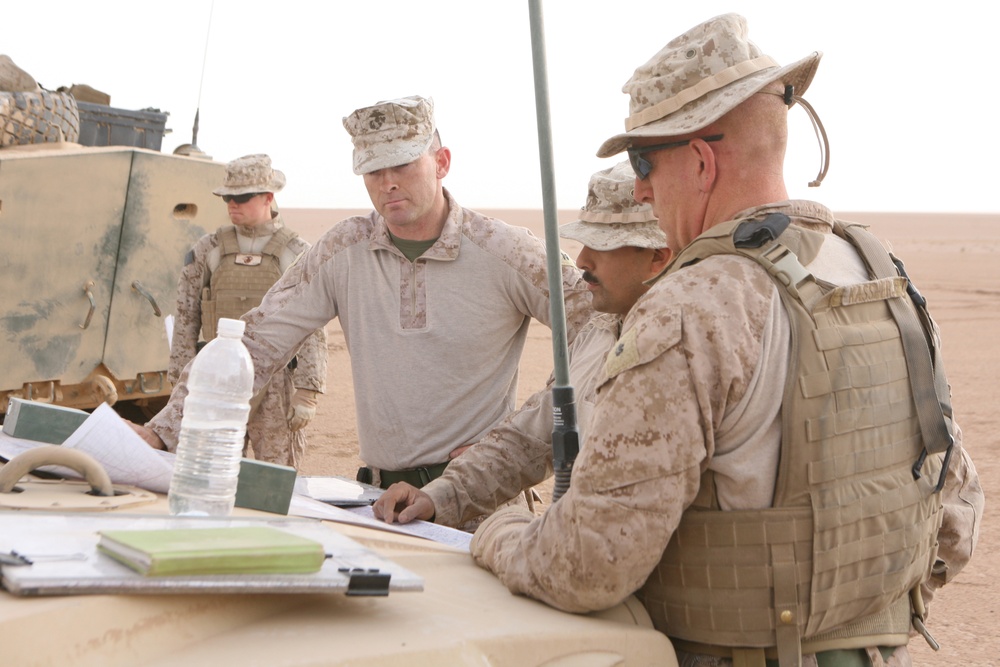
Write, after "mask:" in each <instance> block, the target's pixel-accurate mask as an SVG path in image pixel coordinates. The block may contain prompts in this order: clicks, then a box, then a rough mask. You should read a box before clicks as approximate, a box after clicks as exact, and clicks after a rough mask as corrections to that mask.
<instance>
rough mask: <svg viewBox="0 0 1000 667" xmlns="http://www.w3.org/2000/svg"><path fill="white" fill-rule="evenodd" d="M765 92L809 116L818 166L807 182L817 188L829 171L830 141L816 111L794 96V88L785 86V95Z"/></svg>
mask: <svg viewBox="0 0 1000 667" xmlns="http://www.w3.org/2000/svg"><path fill="white" fill-rule="evenodd" d="M761 92H766V93H767V94H768V95H778V96H779V97H781V98H782V99H783V100H784V101H785V106H789V107H790V106H792V105H793V104H795V103H796V102H798V103H799V104H801V105H802V108H803V109H805V111H806V115H807V116H809V121H810V122H811V123H812V126H813V130H814V131H815V132H816V140H817V141H819V157H820V166H819V173H818V174H817V175H816V178H815V180H812V181H810V182H809V187H811V188H818V187H819V186H820V184H821V183H822V182H823V179H824V178H826V172H827V171H828V170H829V169H830V140H829V139H828V138H827V136H826V128H825V127H823V122H822V121H820V119H819V116H818V115H817V114H816V110H815V109H813V107H812V105H811V104H809V103H808V102H806V101H805V100H804V99H802V98H801V97H799V96H798V95H796V94H795V87H794V86H785V93H784V95H782V94H781V93H772V92H769V91H761Z"/></svg>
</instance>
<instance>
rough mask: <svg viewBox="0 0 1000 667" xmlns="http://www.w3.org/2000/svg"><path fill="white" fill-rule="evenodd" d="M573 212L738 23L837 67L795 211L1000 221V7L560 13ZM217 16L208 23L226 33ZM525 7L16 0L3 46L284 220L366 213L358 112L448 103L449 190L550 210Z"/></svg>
mask: <svg viewBox="0 0 1000 667" xmlns="http://www.w3.org/2000/svg"><path fill="white" fill-rule="evenodd" d="M542 6H543V19H544V26H545V48H546V56H547V73H548V81H549V103H550V107H551V112H552V113H551V117H552V133H553V151H554V161H555V177H556V183H557V187H556V202H557V205H558V206H559V208H579V207H580V206H581V205H582V204H583V203H584V199H585V195H586V186H587V180H588V178H589V177H590V175H591V174H592V173H593V172H595V171H597V170H599V169H603V168H605V167H610V166H612V165H613V164H615V162H616V161H617V160H618V159H621V158H620V157H619V158H608V159H605V160H602V159H599V158H597V157H596V156H595V153H596V151H597V148H598V146H600V144H601V143H602V142H603V141H604V140H605V139H607V138H608V137H610V136H611V135H613V134H616V133H618V132H620V131H621V129H622V128H623V124H624V119H625V116H626V115H627V113H628V97H627V96H626V95H625V94H623V93H622V92H621V87H622V84H624V83H625V81H626V80H627V79H628V78H629V77H630V76H631V75H632V72H633V70H634V69H635V68H636V67H638V66H639V65H641V64H643V63H644V62H646V61H647V60H648V59H649V58H650V57H651V56H652V55H653V54H654V53H656V52H657V51H659V50H660V48H662V47H663V46H664V45H665V44H666V42H667V41H669V40H670V39H671V38H672V37H674V36H676V35H677V34H679V33H681V32H683V31H685V30H687V29H688V28H690V27H692V26H694V25H696V24H697V23H699V22H701V21H703V20H705V19H707V18H710V17H712V16H715V15H717V14H721V13H725V12H728V11H737V12H739V13H741V14H743V15H744V16H746V17H747V19H748V22H749V26H750V38H751V39H752V40H753V41H754V42H756V43H757V44H758V45H759V46H760V47H761V49H762V50H763V51H764V52H765V53H767V54H768V55H770V56H772V57H774V58H776V59H777V60H778V61H779V62H780V63H782V64H786V63H788V62H792V61H794V60H797V59H799V58H802V57H804V56H806V55H807V54H808V53H810V52H811V51H814V50H818V51H822V52H823V53H824V57H823V60H822V62H821V64H820V67H819V72H818V73H817V75H816V78H815V80H814V81H813V84H812V86H811V88H810V89H809V91H808V93H807V94H806V96H805V97H806V99H807V100H808V101H809V102H810V103H812V105H813V106H814V107H815V108H816V110H817V112H818V113H819V116H820V118H821V119H822V121H823V123H824V125H825V126H826V128H827V132H828V133H829V136H830V142H831V167H830V173H829V175H828V176H827V179H826V181H825V182H824V183H823V186H822V187H821V188H819V189H813V188H808V187H806V183H807V182H808V181H810V180H812V179H813V178H814V177H815V175H816V172H817V170H818V167H819V162H820V158H819V149H818V145H817V141H816V139H815V136H814V134H813V130H812V127H811V126H810V124H809V122H808V119H807V117H806V115H805V113H804V112H803V111H802V110H801V109H798V108H795V109H793V110H792V112H791V114H790V119H791V126H792V136H791V141H790V143H791V148H790V151H789V156H788V160H787V163H786V177H787V180H788V183H789V187H790V191H791V195H792V196H793V197H811V198H815V199H818V200H820V201H822V202H824V203H826V204H828V205H830V206H831V207H833V208H834V209H835V210H837V211H933V212H939V211H956V212H997V211H1000V203H998V200H997V198H996V196H995V195H994V192H995V190H996V177H997V174H998V168H997V166H996V163H995V160H996V156H997V155H998V154H1000V130H998V129H997V110H996V107H995V100H996V98H997V94H996V92H994V91H993V90H992V89H991V87H992V86H993V85H995V83H994V82H995V78H996V77H995V75H994V74H990V72H993V71H994V67H993V66H994V64H995V62H996V60H997V55H996V54H997V46H996V44H997V42H998V35H997V33H996V31H997V25H998V18H1000V9H998V8H997V6H996V5H993V4H992V3H979V2H976V3H973V2H971V1H966V0H958V1H952V2H946V3H933V4H926V5H925V8H924V9H918V8H917V5H916V4H914V3H912V2H895V1H893V2H888V1H881V0H867V1H865V2H855V1H851V0H844V1H841V2H836V3H832V2H828V3H815V2H803V1H802V0H798V1H796V2H790V1H783V0H761V1H751V0H743V1H742V2H726V3H723V2H716V1H714V0H702V1H701V2H697V3H682V2H677V1H676V0H655V1H654V0H614V1H612V2H598V1H596V0H558V1H556V0H547V1H545V2H543V5H542ZM210 17H211V21H210ZM528 17H529V14H528V3H527V0H493V1H492V2H485V1H478V0H422V1H421V0H381V1H379V2H340V1H337V2H333V1H328V2H318V1H308V2H307V1H305V0H284V1H283V2H274V1H273V0H272V1H269V2H260V1H257V0H215V1H214V4H213V2H212V0H172V1H171V2H156V3H152V2H142V1H137V0H131V1H127V2H126V1H117V0H116V1H112V0H85V1H83V2H80V1H79V0H75V1H73V2H69V1H66V0H52V1H50V2H46V3H42V4H40V5H39V4H38V3H27V2H16V3H15V2H9V3H5V6H4V9H3V11H2V13H0V21H2V26H3V40H2V42H0V44H2V46H0V53H6V54H7V55H9V56H10V57H11V58H12V59H13V60H14V62H16V63H17V64H18V65H20V66H21V67H22V68H24V69H26V70H27V71H28V72H30V73H31V74H32V75H34V77H35V78H36V79H38V80H39V82H40V83H41V84H42V85H43V86H44V87H46V88H49V89H55V88H56V87H58V86H60V85H70V84H73V83H86V84H89V85H91V86H93V87H95V88H97V89H99V90H102V91H105V92H107V93H109V94H110V95H111V103H112V106H115V107H120V108H125V109H143V108H150V107H152V108H158V109H160V110H162V111H167V112H169V114H170V116H169V118H168V122H167V127H168V128H169V129H171V130H172V132H171V133H170V134H168V135H167V136H166V137H165V139H164V142H163V150H164V152H171V151H173V149H174V148H175V147H176V146H178V145H180V144H183V143H188V142H190V141H191V128H192V125H193V121H194V113H195V109H197V108H199V106H200V109H201V123H200V129H199V134H198V145H199V147H200V148H202V149H203V150H204V151H205V152H206V153H209V154H210V155H212V156H213V157H214V158H215V159H217V160H220V161H227V160H231V159H233V158H236V157H239V156H240V155H244V154H247V153H257V152H264V153H269V154H270V155H271V156H272V158H273V159H274V164H275V166H276V167H278V168H279V169H281V170H283V171H284V172H285V174H286V175H287V177H288V186H287V187H286V188H285V190H284V191H283V192H282V193H281V194H280V195H279V197H278V201H279V203H280V204H281V205H282V206H285V207H323V208H355V207H368V206H369V205H370V202H369V200H368V197H367V194H366V192H365V189H364V186H363V183H362V180H361V178H360V177H358V176H355V175H354V174H353V172H352V171H351V156H350V153H351V143H350V139H349V137H348V135H347V132H346V131H345V130H344V128H343V125H342V118H343V117H344V116H346V115H348V114H349V113H350V112H351V111H353V110H354V109H356V108H358V107H363V106H368V105H370V104H373V103H375V102H377V101H379V100H384V99H391V98H397V97H403V96H407V95H414V94H419V95H423V96H427V97H433V98H434V100H435V103H436V108H437V118H438V125H439V127H440V129H441V133H442V137H443V139H444V142H445V144H447V145H448V146H449V147H450V148H451V149H452V171H451V173H450V174H449V175H448V177H447V179H446V180H445V185H446V186H447V187H448V188H449V189H450V190H451V191H452V193H453V194H455V196H456V197H457V198H458V200H459V202H460V203H462V204H464V205H466V206H469V207H472V208H499V207H509V208H540V207H541V206H542V195H541V177H540V172H539V166H538V136H537V130H536V116H535V98H534V81H533V75H532V61H531V39H530V31H529V22H528Z"/></svg>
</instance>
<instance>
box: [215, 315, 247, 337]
mask: <svg viewBox="0 0 1000 667" xmlns="http://www.w3.org/2000/svg"><path fill="white" fill-rule="evenodd" d="M246 326H247V324H246V322H244V321H243V320H231V319H229V318H226V317H220V318H219V327H218V330H219V335H220V336H232V337H235V338H242V337H243V330H244V329H245V328H246Z"/></svg>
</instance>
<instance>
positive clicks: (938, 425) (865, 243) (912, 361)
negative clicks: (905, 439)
mask: <svg viewBox="0 0 1000 667" xmlns="http://www.w3.org/2000/svg"><path fill="white" fill-rule="evenodd" d="M835 231H836V232H837V233H839V234H840V235H841V236H845V237H846V238H847V239H848V240H850V241H851V242H852V243H853V244H854V246H855V247H856V248H857V249H858V251H859V252H860V253H861V257H862V258H863V259H864V261H865V263H866V264H867V265H868V268H869V269H870V270H871V272H872V273H873V274H875V277H876V278H888V277H895V276H902V277H903V278H905V279H906V282H907V289H906V291H907V293H908V294H909V295H910V300H911V301H912V302H913V306H914V307H913V308H907V307H906V305H905V304H904V303H903V302H901V301H900V300H899V299H890V300H889V302H888V303H889V308H890V309H891V311H892V315H893V318H894V319H895V320H896V323H897V324H898V325H899V332H900V336H901V337H902V341H903V353H904V354H905V356H906V366H907V369H908V375H909V377H910V388H911V389H912V391H913V398H914V401H915V403H916V407H917V418H918V420H919V422H920V432H921V435H922V436H923V441H924V451H923V453H922V454H921V456H920V458H919V459H917V461H916V463H914V466H913V476H914V479H917V478H919V477H920V468H921V467H922V466H923V463H924V460H925V459H926V458H927V454H939V453H942V452H944V453H945V458H944V465H943V468H942V470H941V477H940V478H939V479H938V483H937V490H938V491H940V490H941V487H942V486H943V485H944V479H945V475H946V473H947V472H948V463H949V461H950V458H951V452H952V446H953V445H954V442H955V439H954V438H953V437H952V424H951V420H952V408H951V394H950V392H949V390H948V380H947V378H946V377H945V374H944V365H943V364H942V363H941V359H940V350H938V348H937V345H936V344H935V342H934V336H933V332H932V328H931V320H930V315H929V314H928V312H927V301H926V299H924V298H923V296H921V295H920V293H919V292H918V291H917V290H916V288H915V287H913V283H911V282H910V279H909V276H907V275H906V272H905V271H904V270H903V263H902V262H901V261H900V260H898V259H896V258H895V257H893V256H892V255H891V254H889V253H888V252H887V251H886V250H885V248H883V247H882V244H881V243H880V242H879V240H878V239H877V238H876V237H875V235H873V234H872V233H870V232H869V231H868V230H866V229H865V228H864V227H862V226H861V225H840V224H839V223H838V225H837V227H836V228H835Z"/></svg>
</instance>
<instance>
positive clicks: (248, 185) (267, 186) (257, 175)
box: [212, 153, 285, 197]
mask: <svg viewBox="0 0 1000 667" xmlns="http://www.w3.org/2000/svg"><path fill="white" fill-rule="evenodd" d="M283 187H285V175H284V174H283V173H281V172H280V171H278V170H277V169H274V168H272V167H271V158H270V157H268V156H267V155H264V154H263V153H257V154H255V155H244V156H243V157H240V158H236V159H235V160H233V161H232V162H230V163H229V164H227V165H226V180H225V181H223V184H222V187H221V188H217V189H216V190H213V191H212V192H213V194H217V195H219V196H220V197H221V196H222V195H245V194H250V193H251V192H253V193H257V192H271V193H274V192H280V191H281V189H282V188H283Z"/></svg>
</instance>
